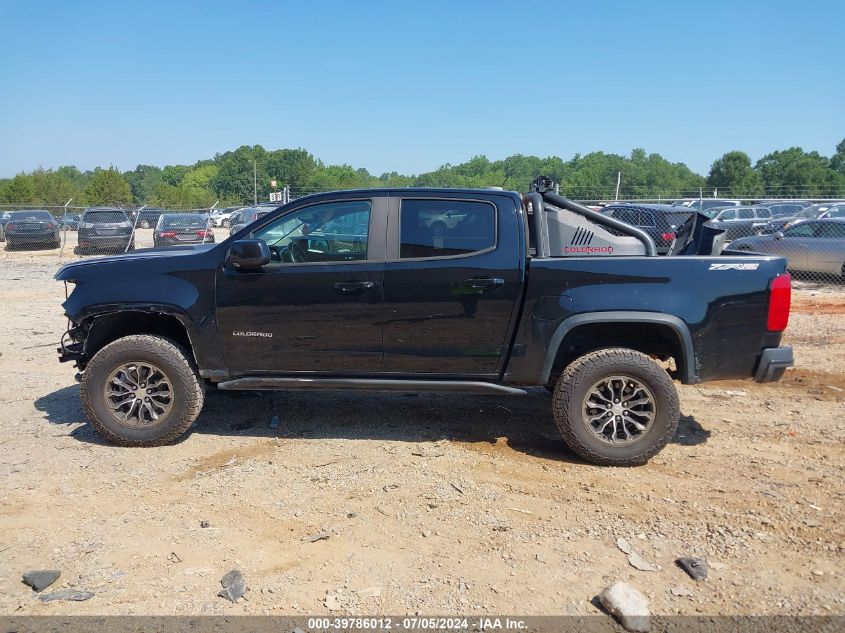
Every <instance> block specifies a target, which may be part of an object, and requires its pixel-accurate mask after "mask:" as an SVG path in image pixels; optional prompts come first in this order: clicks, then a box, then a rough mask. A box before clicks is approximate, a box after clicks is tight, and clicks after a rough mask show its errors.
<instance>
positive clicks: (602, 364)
mask: <svg viewBox="0 0 845 633" xmlns="http://www.w3.org/2000/svg"><path fill="white" fill-rule="evenodd" d="M614 365H629V366H634V367H637V368H639V369H641V370H642V371H644V372H645V373H648V374H651V375H652V376H653V377H654V378H655V380H656V381H657V382H664V383H668V387H669V388H668V389H664V395H665V396H666V400H667V401H668V404H669V411H668V414H669V424H668V425H667V426H666V429H665V430H664V433H663V434H662V435H661V436H660V437H659V438H658V439H657V440H656V441H655V442H654V443H653V444H652V445H651V446H650V447H649V448H648V449H647V450H646V451H644V452H642V453H640V454H638V455H636V456H633V457H624V458H619V457H607V456H605V455H600V454H599V453H596V452H595V451H594V450H592V449H590V448H589V447H587V446H585V445H584V443H583V442H582V441H581V440H580V439H579V438H578V436H577V435H576V434H575V433H574V432H573V430H572V423H573V422H571V421H570V419H569V414H568V411H569V410H570V406H571V405H572V401H571V398H572V394H573V392H574V391H575V388H576V387H577V386H579V385H580V384H582V383H583V382H585V381H589V380H591V379H592V378H591V377H592V376H595V373H596V372H597V371H601V370H603V369H606V368H607V367H610V366H614ZM664 386H665V385H664ZM579 406H580V405H579ZM552 412H553V414H554V419H555V425H556V426H557V428H558V430H559V431H560V433H561V435H562V436H563V438H564V441H565V442H566V444H567V445H568V446H569V448H571V449H572V450H573V451H575V453H577V454H578V455H579V456H580V457H582V458H583V459H585V460H587V461H588V462H591V463H594V464H598V465H602V466H639V465H641V464H644V463H645V462H647V461H648V460H649V459H651V458H652V457H654V456H655V455H657V453H659V452H660V451H661V450H663V448H664V447H665V446H666V444H668V443H669V442H670V441H671V439H672V437H674V435H675V431H676V430H677V428H678V420H679V418H680V414H681V410H680V401H679V398H678V392H677V390H676V389H675V386H674V384H673V383H672V379H671V378H670V377H669V375H668V374H667V373H666V371H665V370H664V369H663V368H662V367H660V366H659V365H658V364H657V363H655V362H654V361H653V360H652V359H651V358H650V357H649V356H646V355H645V354H643V353H642V352H638V351H636V350H632V349H628V348H622V347H611V348H603V349H599V350H595V351H593V352H589V353H587V354H584V355H583V356H580V357H579V358H576V359H575V360H574V361H573V362H571V363H570V364H569V365H568V366H567V367H566V368H565V369H564V370H563V372H561V375H560V378H559V379H558V381H557V385H556V386H555V390H554V394H553V396H552ZM574 423H579V424H580V421H577V422H574Z"/></svg>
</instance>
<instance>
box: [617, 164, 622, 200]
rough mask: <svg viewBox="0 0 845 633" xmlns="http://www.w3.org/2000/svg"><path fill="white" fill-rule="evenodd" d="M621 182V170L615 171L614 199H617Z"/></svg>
mask: <svg viewBox="0 0 845 633" xmlns="http://www.w3.org/2000/svg"><path fill="white" fill-rule="evenodd" d="M620 184H622V172H621V171H617V172H616V199H617V200H619V185H620Z"/></svg>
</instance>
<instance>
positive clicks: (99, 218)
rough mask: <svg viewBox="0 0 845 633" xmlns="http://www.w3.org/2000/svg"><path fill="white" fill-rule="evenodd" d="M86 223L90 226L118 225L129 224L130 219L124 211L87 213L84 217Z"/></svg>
mask: <svg viewBox="0 0 845 633" xmlns="http://www.w3.org/2000/svg"><path fill="white" fill-rule="evenodd" d="M82 220H83V221H84V222H88V223H89V224H91V223H95V222H99V223H101V224H116V223H119V222H128V221H129V218H127V217H126V214H125V213H124V212H123V211H86V212H85V215H83V216H82Z"/></svg>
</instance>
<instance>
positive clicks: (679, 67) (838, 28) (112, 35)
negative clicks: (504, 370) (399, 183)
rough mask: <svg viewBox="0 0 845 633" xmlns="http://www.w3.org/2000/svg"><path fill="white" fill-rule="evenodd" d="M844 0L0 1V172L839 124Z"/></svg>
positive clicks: (494, 153)
mask: <svg viewBox="0 0 845 633" xmlns="http://www.w3.org/2000/svg"><path fill="white" fill-rule="evenodd" d="M843 24H845V2H842V1H841V0H838V1H827V0H806V1H804V2H800V3H796V2H794V1H781V0H769V1H757V0H743V1H742V2H736V1H733V2H723V1H721V0H711V1H708V2H678V1H677V0H674V1H672V2H663V1H656V0H655V1H649V0H641V1H640V2H630V1H627V2H609V1H601V0H595V1H593V2H559V3H556V2H548V1H546V2H536V3H535V2H531V1H527V0H523V1H522V2H517V1H514V0H510V1H507V2H499V1H498V0H487V1H483V2H482V1H479V2H472V1H456V0H452V1H440V0H426V1H425V2H406V1H401V0H398V1H397V0H392V1H390V2H381V1H376V0H374V1H371V2H367V1H362V2H350V1H348V0H346V1H335V0H321V1H319V2H302V0H299V1H296V2H285V1H283V0H274V1H272V2H250V1H244V0H238V1H237V2H232V1H228V2H217V1H215V0H207V1H205V2H186V1H182V0H169V1H168V2H160V1H158V0H146V1H144V2H141V1H136V0H123V1H114V0H110V1H106V2H99V1H85V0H80V1H78V2H66V1H60V2H56V1H39V2H33V1H32V0H0V25H1V26H0V33H2V38H1V39H2V43H1V44H0V51H2V52H0V177H9V176H12V175H14V174H16V173H18V172H20V171H24V170H25V171H30V170H32V169H34V168H37V167H39V166H41V167H44V168H45V169H46V168H51V167H53V168H55V167H58V166H60V165H65V164H74V165H76V166H77V167H79V168H80V169H83V170H85V169H92V168H94V167H95V166H98V165H99V166H108V165H110V164H111V165H114V166H116V167H118V168H119V169H121V170H130V169H134V167H135V165H137V164H154V165H159V166H163V165H165V164H192V163H194V162H196V161H197V160H200V159H205V158H210V157H212V156H213V155H214V154H215V153H218V152H224V151H227V150H230V149H235V148H236V147H238V146H241V145H254V144H260V145H262V146H264V147H265V148H266V149H279V148H283V147H303V148H305V149H307V150H309V151H310V152H312V153H313V154H314V155H315V156H317V157H318V158H320V159H321V160H323V161H324V162H325V163H330V164H338V163H348V164H351V165H353V166H355V167H366V168H367V169H369V170H370V171H371V172H372V173H374V174H376V175H379V174H381V173H383V172H387V171H394V170H395V171H398V172H400V173H419V172H423V171H430V170H433V169H436V168H437V167H438V166H440V165H442V164H445V163H451V164H456V163H460V162H463V161H465V160H467V159H469V158H470V157H472V156H475V155H478V154H485V155H487V157H488V158H490V159H491V160H495V159H501V158H505V157H506V156H509V155H512V154H533V155H539V156H549V155H557V156H561V157H563V158H564V159H568V158H571V157H572V156H573V155H574V154H576V153H581V154H585V153H589V152H592V151H605V152H613V153H620V154H628V153H629V152H630V150H631V149H633V148H635V147H643V148H645V149H646V151H647V152H658V153H660V154H662V155H663V156H665V157H666V158H668V159H669V160H671V161H675V162H683V163H686V164H687V165H689V166H690V167H691V168H692V169H693V170H695V171H698V172H699V173H705V174H706V172H707V171H708V169H709V167H710V164H711V163H712V162H713V160H715V159H716V158H718V157H719V156H721V155H722V154H723V153H725V152H727V151H730V150H735V149H739V150H743V151H745V152H747V153H748V154H749V155H750V156H751V157H752V159H753V160H756V159H758V158H760V157H761V156H763V155H765V154H766V153H768V152H770V151H773V150H776V149H785V148H787V147H790V146H800V147H803V148H804V149H805V150H808V151H809V150H817V151H819V152H820V153H822V154H824V155H830V154H832V153H833V152H834V149H833V148H834V146H835V145H836V143H838V142H839V141H840V140H842V138H843V137H845V47H843V45H842V25H843Z"/></svg>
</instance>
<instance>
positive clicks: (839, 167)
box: [830, 138, 845, 176]
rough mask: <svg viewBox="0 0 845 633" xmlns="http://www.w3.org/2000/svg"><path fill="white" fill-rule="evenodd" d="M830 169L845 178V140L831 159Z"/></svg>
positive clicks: (837, 147)
mask: <svg viewBox="0 0 845 633" xmlns="http://www.w3.org/2000/svg"><path fill="white" fill-rule="evenodd" d="M830 167H831V169H833V170H834V171H836V172H838V173H840V174H842V175H843V176H845V138H843V139H842V140H841V141H839V144H838V145H837V146H836V153H835V154H834V155H833V156H831V157H830Z"/></svg>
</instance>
